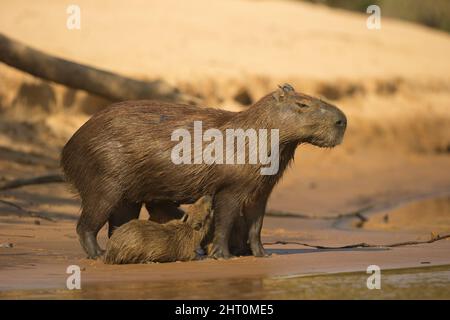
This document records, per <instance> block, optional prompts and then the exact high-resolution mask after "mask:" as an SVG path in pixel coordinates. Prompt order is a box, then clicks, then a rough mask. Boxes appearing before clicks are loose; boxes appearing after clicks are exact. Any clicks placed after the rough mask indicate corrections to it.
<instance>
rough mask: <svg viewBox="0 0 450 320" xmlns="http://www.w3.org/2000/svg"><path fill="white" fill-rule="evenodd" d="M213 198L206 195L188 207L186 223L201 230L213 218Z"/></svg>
mask: <svg viewBox="0 0 450 320" xmlns="http://www.w3.org/2000/svg"><path fill="white" fill-rule="evenodd" d="M212 206H213V198H212V197H211V196H210V195H206V196H203V197H201V198H200V199H198V200H197V201H196V202H195V203H194V204H191V205H190V206H189V207H188V208H187V209H186V216H187V219H186V221H185V222H186V223H188V224H190V225H191V226H192V227H193V228H194V229H195V230H199V229H200V228H202V226H203V225H204V224H205V222H206V221H207V220H209V219H211V218H212V214H213V210H212Z"/></svg>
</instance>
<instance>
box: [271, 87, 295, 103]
mask: <svg viewBox="0 0 450 320" xmlns="http://www.w3.org/2000/svg"><path fill="white" fill-rule="evenodd" d="M293 93H295V89H294V88H293V87H292V86H291V85H290V84H289V83H285V84H283V85H281V86H278V90H277V91H275V92H274V93H273V97H274V98H275V100H277V101H282V100H284V99H285V98H286V96H289V95H292V94H293Z"/></svg>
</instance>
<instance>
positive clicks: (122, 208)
mask: <svg viewBox="0 0 450 320" xmlns="http://www.w3.org/2000/svg"><path fill="white" fill-rule="evenodd" d="M141 207H142V204H141V203H134V202H129V201H126V200H124V201H122V203H121V204H119V205H117V206H116V207H115V208H114V209H113V210H112V212H111V216H110V217H109V220H108V237H109V238H111V235H112V234H113V232H114V230H115V229H116V228H118V227H120V226H121V225H123V224H125V223H127V222H128V221H130V220H133V219H137V218H139V212H140V211H141Z"/></svg>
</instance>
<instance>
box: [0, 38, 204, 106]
mask: <svg viewBox="0 0 450 320" xmlns="http://www.w3.org/2000/svg"><path fill="white" fill-rule="evenodd" d="M0 61H1V62H4V63H6V64H7V65H10V66H11V67H14V68H16V69H19V70H22V71H25V72H27V73H29V74H32V75H34V76H36V77H39V78H42V79H45V80H50V81H53V82H56V83H60V84H62V85H65V86H68V87H71V88H74V89H81V90H85V91H87V92H90V93H93V94H95V95H98V96H101V97H104V98H107V99H109V100H111V101H123V100H139V99H158V100H168V101H176V102H185V103H194V104H195V103H198V102H199V100H200V99H198V98H196V97H193V96H190V95H186V94H183V93H181V92H180V91H179V90H178V89H177V88H174V87H172V86H171V85H169V84H168V83H167V82H165V81H163V80H154V81H138V80H135V79H131V78H127V77H124V76H121V75H118V74H115V73H112V72H108V71H104V70H100V69H97V68H94V67H90V66H87V65H83V64H79V63H75V62H72V61H69V60H65V59H61V58H57V57H54V56H51V55H48V54H46V53H44V52H42V51H39V50H36V49H33V48H31V47H29V46H27V45H25V44H22V43H20V42H18V41H15V40H12V39H10V38H8V37H6V36H4V35H2V34H0Z"/></svg>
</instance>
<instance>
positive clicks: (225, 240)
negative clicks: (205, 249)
mask: <svg viewBox="0 0 450 320" xmlns="http://www.w3.org/2000/svg"><path fill="white" fill-rule="evenodd" d="M237 198H238V197H237V196H236V194H235V193H232V192H229V191H221V192H219V193H217V194H216V195H215V197H214V236H213V242H212V246H211V252H210V256H211V257H213V258H215V259H220V258H224V259H228V258H231V257H232V255H231V254H230V250H229V240H230V233H231V229H232V227H233V224H234V220H235V218H236V217H237V216H238V215H239V210H240V204H239V203H237V202H236V199H237Z"/></svg>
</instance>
